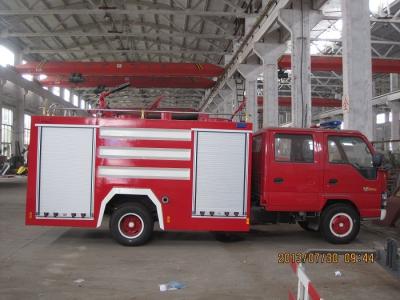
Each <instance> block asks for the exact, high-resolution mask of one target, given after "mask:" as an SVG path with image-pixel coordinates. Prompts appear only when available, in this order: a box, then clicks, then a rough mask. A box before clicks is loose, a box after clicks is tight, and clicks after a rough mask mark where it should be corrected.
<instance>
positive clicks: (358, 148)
mask: <svg viewBox="0 0 400 300" xmlns="http://www.w3.org/2000/svg"><path fill="white" fill-rule="evenodd" d="M328 159H329V163H332V164H335V163H336V164H349V165H352V166H353V167H354V168H355V169H356V170H357V171H358V172H360V174H361V175H362V176H364V177H365V178H367V179H375V178H376V176H377V171H376V168H374V166H373V164H372V153H371V151H370V150H369V148H368V146H367V144H366V143H365V142H364V141H363V140H362V139H361V138H359V137H353V136H329V137H328Z"/></svg>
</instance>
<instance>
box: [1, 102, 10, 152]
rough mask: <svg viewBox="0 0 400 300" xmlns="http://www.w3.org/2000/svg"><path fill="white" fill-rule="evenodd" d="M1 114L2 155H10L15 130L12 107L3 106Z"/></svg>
mask: <svg viewBox="0 0 400 300" xmlns="http://www.w3.org/2000/svg"><path fill="white" fill-rule="evenodd" d="M1 116H2V123H1V149H0V150H1V155H5V156H7V157H10V156H11V141H12V132H13V111H12V110H11V109H7V108H2V110H1Z"/></svg>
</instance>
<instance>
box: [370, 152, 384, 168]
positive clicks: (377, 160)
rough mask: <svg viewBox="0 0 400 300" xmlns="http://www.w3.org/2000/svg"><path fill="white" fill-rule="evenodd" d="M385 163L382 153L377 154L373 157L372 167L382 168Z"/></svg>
mask: <svg viewBox="0 0 400 300" xmlns="http://www.w3.org/2000/svg"><path fill="white" fill-rule="evenodd" d="M382 162H383V154H382V153H375V154H374V155H373V156H372V165H373V166H374V167H376V168H378V167H380V166H381V165H382Z"/></svg>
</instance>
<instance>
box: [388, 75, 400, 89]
mask: <svg viewBox="0 0 400 300" xmlns="http://www.w3.org/2000/svg"><path fill="white" fill-rule="evenodd" d="M399 89H400V82H399V74H397V73H390V91H391V92H395V91H398V90H399Z"/></svg>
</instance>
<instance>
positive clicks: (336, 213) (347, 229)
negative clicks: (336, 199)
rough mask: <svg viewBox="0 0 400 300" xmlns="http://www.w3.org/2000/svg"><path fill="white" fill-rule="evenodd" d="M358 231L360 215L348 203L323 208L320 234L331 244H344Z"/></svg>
mask: <svg viewBox="0 0 400 300" xmlns="http://www.w3.org/2000/svg"><path fill="white" fill-rule="evenodd" d="M359 231H360V216H359V214H358V212H357V211H356V210H355V209H354V208H353V207H352V206H350V205H346V204H334V205H331V206H328V207H327V208H325V210H324V211H323V213H322V217H321V233H322V236H323V237H324V238H325V239H326V240H327V241H328V242H330V243H333V244H346V243H349V242H351V241H352V240H354V239H355V238H356V236H357V234H358V232H359Z"/></svg>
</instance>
